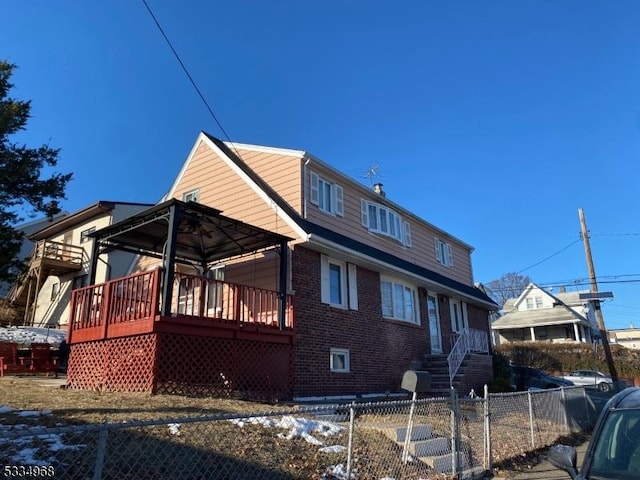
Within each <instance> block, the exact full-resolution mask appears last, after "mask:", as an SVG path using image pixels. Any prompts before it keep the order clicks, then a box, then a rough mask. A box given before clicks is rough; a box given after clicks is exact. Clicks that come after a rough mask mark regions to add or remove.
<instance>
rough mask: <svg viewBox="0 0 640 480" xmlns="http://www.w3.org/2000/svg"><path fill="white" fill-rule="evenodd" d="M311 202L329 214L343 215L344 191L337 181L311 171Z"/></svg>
mask: <svg viewBox="0 0 640 480" xmlns="http://www.w3.org/2000/svg"><path fill="white" fill-rule="evenodd" d="M310 182H311V203H312V204H313V205H317V206H318V208H320V210H321V211H323V212H325V213H328V214H330V215H338V216H340V217H343V216H344V191H343V189H342V187H341V186H340V185H338V184H337V183H333V182H330V181H329V180H327V179H325V178H322V177H321V176H320V175H318V174H317V173H316V172H311V178H310Z"/></svg>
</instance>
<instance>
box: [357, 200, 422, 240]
mask: <svg viewBox="0 0 640 480" xmlns="http://www.w3.org/2000/svg"><path fill="white" fill-rule="evenodd" d="M361 203H362V205H361V212H362V225H363V226H365V227H367V229H368V230H369V231H370V232H371V233H375V234H378V235H384V236H386V237H391V238H393V239H395V240H397V241H398V242H400V243H402V244H403V245H404V246H405V247H410V246H411V227H410V225H409V222H406V221H404V220H403V219H402V217H401V216H400V215H398V214H397V213H396V212H395V211H393V210H391V209H390V208H388V207H385V206H384V205H380V204H378V203H373V202H369V201H367V200H364V199H362V200H361Z"/></svg>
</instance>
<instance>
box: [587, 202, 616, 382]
mask: <svg viewBox="0 0 640 480" xmlns="http://www.w3.org/2000/svg"><path fill="white" fill-rule="evenodd" d="M578 216H579V217H580V230H581V232H582V235H581V236H582V242H583V243H584V253H585V255H586V257H587V267H588V268H589V279H590V280H591V293H595V294H597V293H598V283H597V282H596V270H595V268H594V267H593V258H592V257H591V245H590V244H589V231H588V230H587V222H586V221H585V219H584V212H583V211H582V209H581V208H579V209H578ZM593 309H594V310H595V314H596V320H597V321H598V328H599V329H600V339H601V340H602V348H603V350H604V356H605V359H606V361H607V366H608V367H609V374H610V375H611V378H612V380H613V381H614V382H616V381H617V380H618V372H617V371H616V366H615V364H614V363H613V357H612V356H611V348H609V335H608V334H607V329H606V328H605V326H604V318H602V309H601V308H600V300H599V299H597V298H596V299H595V300H593Z"/></svg>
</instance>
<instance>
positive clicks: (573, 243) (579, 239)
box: [516, 238, 582, 274]
mask: <svg viewBox="0 0 640 480" xmlns="http://www.w3.org/2000/svg"><path fill="white" fill-rule="evenodd" d="M580 241H582V239H581V238H578V239H577V240H574V241H573V242H571V243H570V244H569V245H567V246H566V247H564V248H562V249H561V250H558V251H557V252H556V253H554V254H552V255H550V256H548V257H547V258H545V259H543V260H540V261H539V262H537V263H534V264H533V265H530V266H528V267H527V268H523V269H522V270H520V271H519V272H516V273H518V274H520V273H522V272H525V271H527V270H529V269H531V268H533V267H537V266H538V265H540V264H542V263H544V262H546V261H547V260H551V259H552V258H553V257H555V256H556V255H559V254H561V253H562V252H564V251H565V250H567V249H568V248H570V247H573V246H574V245H575V244H576V243H578V242H580Z"/></svg>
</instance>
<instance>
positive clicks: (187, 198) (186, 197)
mask: <svg viewBox="0 0 640 480" xmlns="http://www.w3.org/2000/svg"><path fill="white" fill-rule="evenodd" d="M199 200H200V189H199V188H195V189H193V190H189V191H188V192H185V193H183V194H182V201H183V202H198V201H199Z"/></svg>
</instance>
